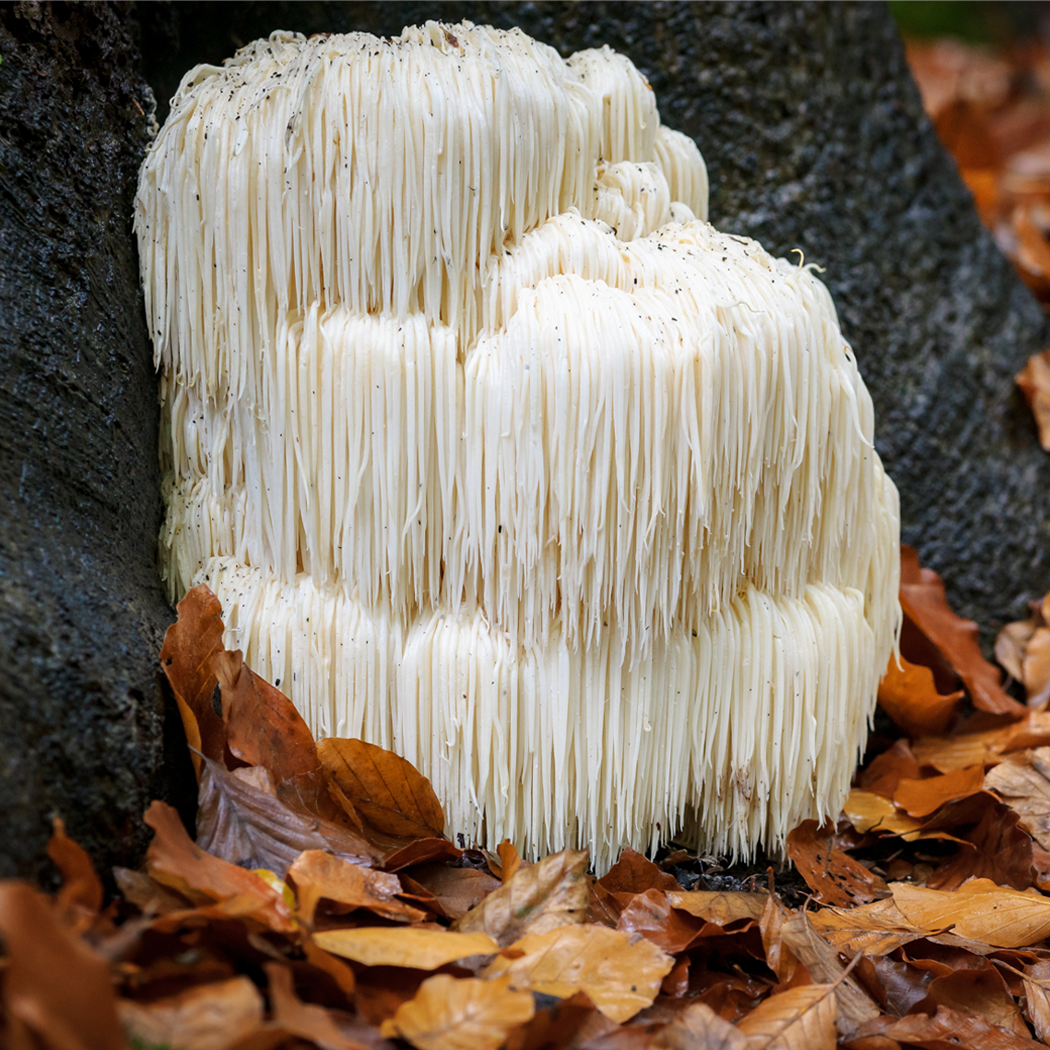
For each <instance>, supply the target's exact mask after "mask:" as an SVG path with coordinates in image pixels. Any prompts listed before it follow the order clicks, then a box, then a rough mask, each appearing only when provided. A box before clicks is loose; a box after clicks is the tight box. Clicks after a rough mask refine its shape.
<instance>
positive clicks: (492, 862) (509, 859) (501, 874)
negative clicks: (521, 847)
mask: <svg viewBox="0 0 1050 1050" xmlns="http://www.w3.org/2000/svg"><path fill="white" fill-rule="evenodd" d="M485 860H486V861H487V862H488V866H489V871H491V872H492V874H493V875H495V876H496V878H497V879H500V880H502V881H503V882H506V881H507V880H508V879H509V878H511V876H512V875H513V874H514V872H516V871H517V870H518V868H520V867H521V854H519V853H518V847H517V846H515V845H514V843H513V842H511V841H510V839H504V840H503V841H502V842H501V843H500V844H499V845H498V846H497V847H496V852H495V854H492V853H491V852H489V851H488V850H486V851H485Z"/></svg>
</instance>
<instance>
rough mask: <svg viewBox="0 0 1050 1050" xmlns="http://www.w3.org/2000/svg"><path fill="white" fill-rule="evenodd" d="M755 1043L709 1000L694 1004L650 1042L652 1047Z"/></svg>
mask: <svg viewBox="0 0 1050 1050" xmlns="http://www.w3.org/2000/svg"><path fill="white" fill-rule="evenodd" d="M754 1046H755V1044H754V1043H752V1041H751V1040H750V1039H749V1038H748V1037H747V1036H746V1035H744V1033H743V1032H741V1031H740V1030H739V1029H737V1028H735V1027H734V1026H733V1025H731V1024H730V1023H729V1022H728V1021H724V1020H723V1019H722V1018H721V1017H719V1016H718V1014H716V1013H715V1012H714V1010H712V1009H711V1007H710V1006H708V1005H707V1003H703V1002H697V1003H692V1004H691V1005H690V1006H688V1007H687V1008H686V1009H685V1010H683V1011H682V1012H681V1013H680V1014H679V1015H678V1016H677V1017H676V1018H675V1019H674V1020H673V1021H672V1022H671V1023H670V1024H667V1025H665V1026H664V1027H663V1028H662V1029H661V1030H660V1031H659V1032H657V1033H656V1036H655V1038H654V1039H653V1041H652V1042H651V1043H650V1044H649V1050H754Z"/></svg>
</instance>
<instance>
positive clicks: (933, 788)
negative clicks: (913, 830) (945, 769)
mask: <svg viewBox="0 0 1050 1050" xmlns="http://www.w3.org/2000/svg"><path fill="white" fill-rule="evenodd" d="M983 787H984V766H982V765H976V766H967V767H965V768H963V769H953V770H952V771H951V772H950V773H944V774H942V775H941V776H939V777H927V778H926V779H924V780H911V779H907V778H905V779H903V780H901V782H900V783H899V784H898V785H897V790H896V791H895V792H894V793H893V801H894V802H895V803H896V804H897V805H898V806H900V807H901V809H903V810H905V811H906V812H907V813H908V815H909V816H912V817H928V816H929V815H930V814H931V813H932V812H933V811H934V810H936V809H940V807H941V806H943V805H944V804H945V803H946V802H952V801H954V800H955V799H957V798H966V797H967V796H968V795H974V794H976V793H977V792H978V791H980V790H981V789H982V788H983Z"/></svg>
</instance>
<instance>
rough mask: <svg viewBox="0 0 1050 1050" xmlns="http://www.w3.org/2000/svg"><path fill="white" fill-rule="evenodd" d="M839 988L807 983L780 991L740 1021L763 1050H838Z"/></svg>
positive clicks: (738, 1027)
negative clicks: (837, 993) (836, 1027)
mask: <svg viewBox="0 0 1050 1050" xmlns="http://www.w3.org/2000/svg"><path fill="white" fill-rule="evenodd" d="M835 1016H836V1007H835V990H834V988H833V986H832V985H830V984H807V985H802V986H800V987H797V988H789V989H788V990H787V991H786V992H778V993H777V994H776V995H771V996H770V997H769V998H768V999H766V1000H765V1001H763V1002H761V1003H759V1004H758V1006H756V1007H755V1009H754V1010H752V1011H751V1013H749V1014H747V1016H746V1017H742V1018H741V1019H740V1021H739V1022H737V1030H738V1031H740V1032H743V1033H744V1035H746V1036H749V1037H750V1038H751V1039H752V1041H753V1045H755V1046H756V1047H757V1046H761V1047H762V1048H763V1050H765V1048H767V1047H768V1048H769V1050H835V1042H836V1033H835Z"/></svg>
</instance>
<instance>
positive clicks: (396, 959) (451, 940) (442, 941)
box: [314, 926, 498, 970]
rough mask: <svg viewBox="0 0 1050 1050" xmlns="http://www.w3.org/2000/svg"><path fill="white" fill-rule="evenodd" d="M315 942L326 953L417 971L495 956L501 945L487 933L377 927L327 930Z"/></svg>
mask: <svg viewBox="0 0 1050 1050" xmlns="http://www.w3.org/2000/svg"><path fill="white" fill-rule="evenodd" d="M314 943H315V944H317V945H318V946H319V947H321V948H324V950H325V951H326V952H331V953H332V954H333V955H341V956H342V957H343V958H344V959H353V960H354V962H359V963H363V964H364V965H365V966H407V967H411V968H413V969H417V970H436V969H437V968H438V967H439V966H445V965H446V964H448V963H451V962H456V961H457V960H458V959H466V958H469V957H470V956H471V955H492V954H493V953H494V952H495V951H496V950H497V948H498V946H497V944H496V942H495V941H494V940H493V939H492V938H491V937H489V936H487V935H486V934H484V933H454V932H452V931H450V930H417V929H412V928H407V929H406V928H404V927H389V928H388V927H376V926H363V927H358V928H357V929H346V930H324V931H322V932H320V933H315V934H314Z"/></svg>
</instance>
